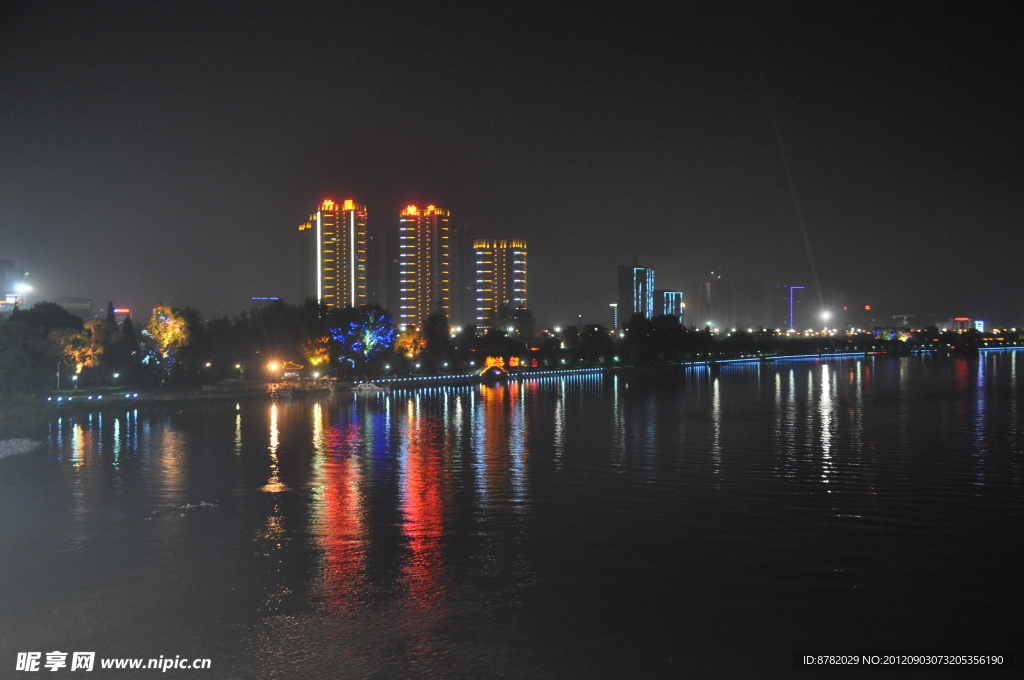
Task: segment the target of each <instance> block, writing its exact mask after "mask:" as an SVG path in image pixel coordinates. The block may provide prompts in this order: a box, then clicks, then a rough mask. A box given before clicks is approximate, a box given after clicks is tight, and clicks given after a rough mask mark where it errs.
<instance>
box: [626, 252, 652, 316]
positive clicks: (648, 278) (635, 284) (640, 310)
mask: <svg viewBox="0 0 1024 680" xmlns="http://www.w3.org/2000/svg"><path fill="white" fill-rule="evenodd" d="M618 311H619V322H620V323H623V324H625V323H626V322H627V321H629V320H630V318H632V316H633V315H634V314H639V315H641V316H645V317H647V318H648V319H651V318H653V317H654V270H653V269H648V268H647V267H636V266H633V267H626V266H620V267H619V307H618Z"/></svg>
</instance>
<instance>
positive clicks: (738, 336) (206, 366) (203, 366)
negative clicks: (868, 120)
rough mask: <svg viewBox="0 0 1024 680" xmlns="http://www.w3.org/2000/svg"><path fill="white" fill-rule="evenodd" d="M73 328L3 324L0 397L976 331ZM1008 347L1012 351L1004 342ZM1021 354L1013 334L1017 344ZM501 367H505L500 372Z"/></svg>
mask: <svg viewBox="0 0 1024 680" xmlns="http://www.w3.org/2000/svg"><path fill="white" fill-rule="evenodd" d="M113 309H114V307H113V304H112V303H111V304H109V305H108V310H109V311H108V312H107V315H106V316H105V317H104V318H101V319H93V320H89V321H86V322H83V321H82V320H81V319H80V318H78V317H77V316H74V315H73V314H70V313H69V312H67V311H66V310H64V308H62V307H60V306H59V305H57V304H54V303H51V302H40V303H37V304H36V305H34V306H33V307H31V308H29V309H24V310H21V309H16V310H15V311H14V313H13V314H11V315H10V316H9V317H8V318H5V319H3V320H0V396H2V395H11V394H19V393H21V394H26V393H40V392H45V391H50V390H55V389H60V390H66V389H74V388H81V387H90V388H98V387H127V386H137V387H144V386H156V385H168V384H188V385H198V384H214V383H218V382H222V381H225V380H273V379H280V378H281V377H282V376H284V374H285V373H294V374H296V375H299V376H301V377H303V378H313V377H336V378H339V379H349V378H355V377H367V376H373V377H378V376H401V375H409V374H436V373H442V374H443V373H464V372H472V371H476V370H479V369H480V368H481V367H483V366H484V365H485V362H487V361H488V358H490V359H491V361H492V362H496V361H499V360H500V361H501V362H502V364H504V365H511V366H517V367H520V368H524V367H525V368H537V369H545V368H548V369H551V368H578V367H594V366H614V365H650V364H671V363H678V362H683V361H714V360H716V359H726V358H736V357H744V356H758V355H771V354H779V353H786V354H802V353H815V352H836V351H852V352H858V351H872V350H874V351H906V350H909V349H911V348H925V347H930V348H935V347H939V348H948V349H951V350H953V349H956V348H957V347H959V348H961V349H962V348H968V349H969V348H970V347H971V346H972V345H973V346H975V347H976V346H977V344H978V343H979V342H980V341H981V336H980V334H978V333H976V332H972V333H966V334H964V333H959V334H949V333H941V332H939V330H938V329H935V328H928V329H924V330H923V331H916V332H913V333H911V332H909V331H905V332H903V333H900V332H897V331H894V330H886V331H882V330H876V331H874V332H871V333H863V334H860V335H857V336H845V335H843V336H813V337H787V336H786V335H785V334H781V333H779V332H777V331H775V330H770V329H762V330H756V331H733V332H729V333H725V334H713V333H712V332H711V330H710V329H708V328H705V329H703V330H698V329H693V328H686V327H685V326H683V325H682V324H680V322H679V319H678V318H676V317H674V316H657V317H654V318H652V319H648V318H645V317H643V316H634V317H633V318H631V319H630V320H629V321H628V322H627V323H626V324H624V326H623V328H621V329H618V330H615V329H609V328H606V327H604V326H600V325H595V324H588V325H585V326H582V327H576V326H569V327H566V328H556V329H548V330H542V331H540V332H539V333H538V332H536V330H535V328H534V326H535V322H534V319H533V316H532V314H531V313H530V311H529V310H527V309H511V308H502V309H499V311H498V313H497V315H496V316H495V318H494V319H493V320H492V326H491V327H490V328H489V329H487V330H483V329H478V328H476V327H475V326H466V327H460V328H453V327H452V326H451V325H450V324H449V320H448V318H447V317H446V316H445V314H444V312H443V311H442V310H440V309H439V310H437V311H435V312H434V313H433V314H431V315H430V316H429V317H428V318H427V319H426V321H425V323H424V324H423V325H422V326H421V327H418V328H407V329H404V330H400V329H398V328H396V327H395V324H394V322H393V319H392V317H391V316H390V314H388V312H387V311H386V310H384V309H382V308H381V307H379V306H376V305H363V306H360V307H347V308H340V309H328V308H325V307H323V306H322V305H320V304H319V303H318V302H316V301H315V300H306V301H304V302H303V303H301V304H297V305H292V304H286V303H284V302H281V301H276V302H273V303H271V304H268V305H265V306H261V307H257V308H254V309H251V310H247V311H244V312H242V313H241V314H239V315H237V316H235V317H233V318H229V317H227V316H224V317H219V318H214V319H204V318H203V317H202V315H201V314H200V313H199V311H198V310H196V309H192V308H187V307H186V308H176V307H172V306H170V305H163V304H161V305H158V306H157V307H156V308H155V309H154V310H153V313H152V314H151V316H150V317H149V319H148V320H146V322H145V323H144V324H136V323H135V322H133V321H132V319H131V318H125V319H124V320H122V321H120V322H119V321H118V320H117V319H116V317H115V316H114V314H113V311H112V310H113ZM1009 341H1011V342H1012V341H1013V338H1010V339H1009ZM1016 341H1017V342H1018V343H1019V341H1020V336H1019V335H1018V336H1017V337H1016ZM505 362H508V363H507V364H505Z"/></svg>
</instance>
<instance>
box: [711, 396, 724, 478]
mask: <svg viewBox="0 0 1024 680" xmlns="http://www.w3.org/2000/svg"><path fill="white" fill-rule="evenodd" d="M711 424H712V439H711V462H712V464H713V465H714V473H715V474H716V475H717V474H718V473H720V472H721V471H722V395H721V392H720V391H719V386H718V376H715V379H714V381H713V382H712V383H711Z"/></svg>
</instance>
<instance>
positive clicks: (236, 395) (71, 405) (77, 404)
mask: <svg viewBox="0 0 1024 680" xmlns="http://www.w3.org/2000/svg"><path fill="white" fill-rule="evenodd" d="M1020 349H1022V348H1020V347H994V348H981V349H980V352H981V353H987V352H996V351H1015V350H1020ZM935 353H937V350H933V349H919V350H913V351H908V352H902V353H893V352H835V353H821V354H817V353H815V354H787V355H768V356H747V357H733V358H715V359H705V360H696V361H686V362H676V363H671V364H653V365H644V366H637V365H614V366H596V367H585V368H558V369H542V370H529V371H508V372H506V371H493V372H488V373H486V374H479V373H468V374H465V373H464V374H441V375H419V376H405V377H380V376H378V377H375V378H372V381H373V382H375V383H377V384H380V385H386V386H388V387H390V388H391V389H419V388H425V387H426V388H433V387H447V386H457V385H475V384H480V383H502V382H515V381H521V380H536V379H545V378H558V377H563V376H570V375H582V374H595V373H620V372H645V373H650V372H674V371H677V370H692V369H694V368H708V369H712V370H716V369H721V368H726V367H728V366H734V365H742V364H757V363H764V364H768V363H772V364H778V363H786V362H805V361H842V360H849V359H863V358H871V357H883V356H903V355H909V354H935ZM958 356H959V355H958ZM354 384H356V382H336V383H333V385H334V390H333V391H336V392H338V393H350V392H351V389H352V386H353V385H354ZM331 391H332V390H331V389H329V387H328V383H324V382H317V383H305V382H301V381H291V382H258V381H245V382H241V381H230V382H228V383H222V384H218V385H205V386H202V385H201V386H195V385H193V386H170V387H153V388H145V389H138V390H119V391H113V390H106V391H96V392H89V391H87V390H77V391H72V392H62V393H59V394H50V395H45V396H42V397H39V396H32V395H24V396H15V397H8V398H6V399H4V400H2V401H0V414H2V417H0V435H6V436H16V435H17V434H19V433H23V432H27V431H29V425H28V424H27V422H28V421H31V420H32V419H33V418H35V417H42V416H47V415H51V414H53V413H57V412H69V411H70V412H81V411H88V410H98V409H100V408H110V407H117V406H125V407H133V408H134V407H138V406H143V405H173V404H184V403H194V402H197V401H199V402H201V401H204V400H226V399H231V400H236V401H238V400H251V399H285V398H292V397H299V396H304V395H313V394H328V393H329V392H331Z"/></svg>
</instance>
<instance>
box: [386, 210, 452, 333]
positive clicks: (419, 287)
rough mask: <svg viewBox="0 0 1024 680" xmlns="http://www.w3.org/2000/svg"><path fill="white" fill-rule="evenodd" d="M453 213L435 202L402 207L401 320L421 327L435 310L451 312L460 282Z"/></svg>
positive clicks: (399, 307) (399, 243) (404, 324)
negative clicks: (458, 280) (456, 272)
mask: <svg viewBox="0 0 1024 680" xmlns="http://www.w3.org/2000/svg"><path fill="white" fill-rule="evenodd" d="M453 232H454V228H453V227H452V224H451V212H450V211H448V210H442V209H441V208H438V207H437V206H434V205H428V206H427V207H426V208H418V207H416V206H415V205H410V206H408V207H407V208H405V209H404V210H402V213H401V216H400V218H399V224H398V323H399V324H400V325H402V326H419V325H421V324H422V323H423V322H424V321H426V319H427V317H428V316H430V314H431V313H432V312H434V311H435V310H439V311H442V312H444V313H445V314H446V315H447V314H451V312H452V309H453V307H454V305H455V300H454V297H455V294H456V292H457V291H456V286H457V283H456V281H454V273H453V268H454V266H455V264H456V262H455V258H456V253H455V252H453V251H454V247H453V241H454V237H453Z"/></svg>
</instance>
